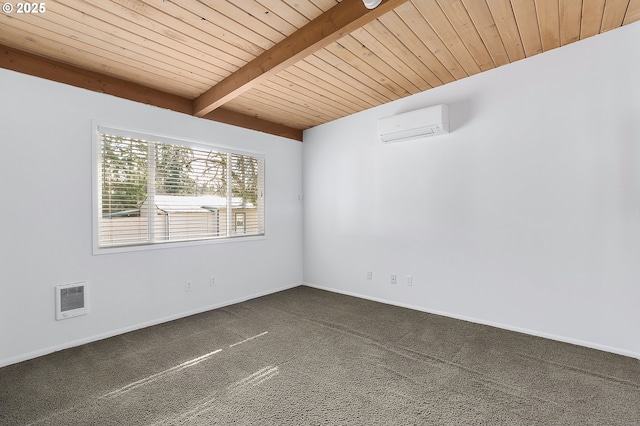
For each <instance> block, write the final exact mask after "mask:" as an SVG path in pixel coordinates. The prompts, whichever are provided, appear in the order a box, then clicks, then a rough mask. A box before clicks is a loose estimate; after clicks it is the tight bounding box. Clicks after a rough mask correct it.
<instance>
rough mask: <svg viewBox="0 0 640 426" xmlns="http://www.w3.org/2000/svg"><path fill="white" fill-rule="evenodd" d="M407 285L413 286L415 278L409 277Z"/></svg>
mask: <svg viewBox="0 0 640 426" xmlns="http://www.w3.org/2000/svg"><path fill="white" fill-rule="evenodd" d="M407 285H413V277H412V276H411V275H407Z"/></svg>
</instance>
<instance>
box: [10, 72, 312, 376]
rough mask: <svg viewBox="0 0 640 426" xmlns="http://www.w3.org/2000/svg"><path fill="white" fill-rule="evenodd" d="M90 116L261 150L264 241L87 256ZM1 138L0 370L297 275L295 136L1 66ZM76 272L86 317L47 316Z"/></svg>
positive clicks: (287, 283)
mask: <svg viewBox="0 0 640 426" xmlns="http://www.w3.org/2000/svg"><path fill="white" fill-rule="evenodd" d="M92 119H97V120H103V121H105V122H107V123H110V124H114V125H120V126H124V127H125V128H134V129H144V130H148V131H151V132H154V133H157V134H164V135H167V136H176V137H183V138H189V139H193V140H198V141H203V142H211V143H216V142H218V143H222V144H225V145H228V146H229V145H231V146H235V147H238V148H241V149H245V150H252V151H257V152H262V153H265V154H266V179H265V181H266V191H265V192H266V196H267V199H266V226H267V238H266V239H264V240H259V241H250V242H247V241H244V242H234V243H218V244H211V245H206V246H196V247H186V248H167V249H162V250H152V251H145V252H132V253H121V254H109V255H100V256H93V255H92V241H91V233H92V222H91V207H92V206H91V190H92V188H91V144H92V141H91V134H92V127H91V120H92ZM0 141H1V142H2V143H1V146H2V148H1V149H2V151H1V154H0V185H1V186H2V189H1V190H0V194H1V195H0V197H1V201H0V203H1V204H0V206H1V207H0V366H1V365H6V364H10V363H13V362H17V361H20V360H23V359H27V358H31V357H34V356H38V355H42V354H44V353H47V352H51V351H53V350H57V349H61V348H65V347H69V346H73V345H76V344H79V343H83V342H87V341H91V340H94V339H97V338H101V337H107V336H110V335H113V334H117V333H119V332H122V331H127V330H131V329H135V328H138V327H141V326H144V325H149V324H153V323H157V322H161V321H164V320H167V319H172V318H177V317H181V316H185V315H187V314H189V313H194V312H198V311H202V310H207V309H209V308H212V307H217V306H221V305H226V304H229V303H231V302H234V301H239V300H243V299H247V298H251V297H254V296H256V295H261V294H266V293H271V292H274V291H277V290H279V289H282V288H288V287H292V286H296V285H299V284H301V282H302V254H301V253H302V203H301V202H300V201H299V200H298V196H299V194H301V161H302V144H301V143H299V142H296V141H292V140H288V139H284V138H279V137H275V136H271V135H267V134H264V133H258V132H253V131H249V130H245V129H240V128H235V127H232V126H227V125H224V124H220V123H214V122H211V121H207V120H201V119H197V118H194V117H190V116H187V115H183V114H178V113H175V112H171V111H168V110H163V109H160V108H155V107H150V106H146V105H142V104H138V103H134V102H129V101H126V100H122V99H118V98H115V97H112V96H107V95H103V94H99V93H94V92H89V91H86V90H82V89H78V88H73V87H70V86H66V85H62V84H57V83H53V82H49V81H46V80H42V79H38V78H34V77H30V76H26V75H21V74H18V73H14V72H10V71H6V70H2V69H0ZM211 274H215V276H216V279H217V286H216V287H215V288H211V287H209V285H208V279H209V276H210V275H211ZM84 280H86V281H88V282H89V285H90V299H89V303H90V309H91V312H90V314H89V315H86V316H83V317H78V318H74V319H68V320H64V321H55V319H54V318H55V316H54V287H55V286H56V285H58V284H66V283H71V282H75V281H84ZM186 280H191V281H192V283H193V290H192V291H191V292H190V293H185V291H184V286H185V281H186Z"/></svg>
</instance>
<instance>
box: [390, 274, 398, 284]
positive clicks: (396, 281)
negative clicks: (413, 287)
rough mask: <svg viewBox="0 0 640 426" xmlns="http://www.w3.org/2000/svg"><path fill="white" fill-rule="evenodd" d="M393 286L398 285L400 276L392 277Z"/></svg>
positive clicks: (393, 275)
mask: <svg viewBox="0 0 640 426" xmlns="http://www.w3.org/2000/svg"><path fill="white" fill-rule="evenodd" d="M391 284H393V285H395V284H398V276H397V275H396V274H392V275H391Z"/></svg>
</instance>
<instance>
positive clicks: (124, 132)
mask: <svg viewBox="0 0 640 426" xmlns="http://www.w3.org/2000/svg"><path fill="white" fill-rule="evenodd" d="M91 128H92V160H91V171H92V179H91V183H92V185H91V186H92V191H91V192H92V197H91V200H92V225H93V233H92V237H93V254H94V255H101V254H109V253H123V252H135V251H148V250H158V249H168V248H176V247H190V246H201V245H211V244H224V243H237V242H249V241H256V240H264V239H266V238H267V231H266V229H267V226H266V216H267V215H266V196H265V192H266V184H265V182H264V180H265V175H266V165H265V166H264V168H263V173H262V180H263V182H262V183H261V186H262V188H263V189H262V194H261V198H262V202H261V203H260V205H259V209H260V210H261V212H260V213H259V214H261V215H262V217H263V233H262V234H259V235H244V236H237V237H236V236H234V237H221V238H213V239H197V240H186V241H167V242H154V243H149V244H139V245H122V246H113V247H100V246H99V244H100V241H99V223H98V222H99V217H100V216H101V215H102V211H101V206H100V198H101V192H102V188H101V187H100V176H99V171H100V161H101V148H100V146H101V137H100V134H101V133H105V132H107V133H111V134H114V135H117V136H122V137H128V138H133V139H143V140H149V141H153V142H160V143H166V144H171V145H179V146H185V147H189V148H193V149H200V150H214V151H217V152H226V153H231V154H239V155H248V156H252V157H258V158H262V159H263V160H264V161H265V163H266V155H265V153H263V152H256V151H249V150H243V149H237V148H234V147H229V146H226V145H221V144H217V143H216V144H214V143H209V142H204V141H199V140H193V139H189V138H184V137H177V136H167V135H160V134H157V133H154V132H150V131H147V130H140V129H137V130H134V129H131V128H125V127H122V126H117V125H111V124H107V123H104V122H101V121H96V120H92V126H91ZM228 217H229V219H227V220H229V221H230V220H231V219H230V217H231V215H230V214H228ZM220 220H225V218H222V217H221V218H220Z"/></svg>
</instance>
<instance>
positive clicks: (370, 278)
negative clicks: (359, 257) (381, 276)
mask: <svg viewBox="0 0 640 426" xmlns="http://www.w3.org/2000/svg"><path fill="white" fill-rule="evenodd" d="M367 279H368V280H369V281H371V280H373V271H367Z"/></svg>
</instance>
